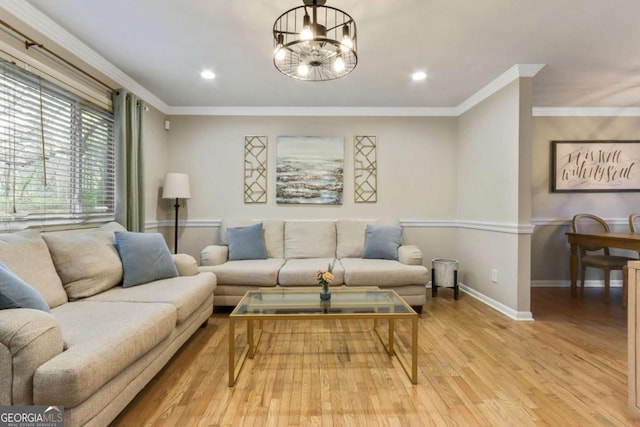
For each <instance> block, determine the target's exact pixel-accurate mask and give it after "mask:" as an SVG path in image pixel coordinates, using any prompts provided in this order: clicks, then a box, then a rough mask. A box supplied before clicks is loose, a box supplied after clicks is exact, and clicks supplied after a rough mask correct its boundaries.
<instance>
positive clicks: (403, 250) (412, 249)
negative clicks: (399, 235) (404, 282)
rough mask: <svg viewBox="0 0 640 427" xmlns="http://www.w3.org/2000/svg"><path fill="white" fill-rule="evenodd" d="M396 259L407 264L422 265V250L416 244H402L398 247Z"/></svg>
mask: <svg viewBox="0 0 640 427" xmlns="http://www.w3.org/2000/svg"><path fill="white" fill-rule="evenodd" d="M398 261H400V262H401V263H402V264H407V265H422V251H421V250H420V248H419V247H417V246H416V245H403V246H400V247H399V248H398Z"/></svg>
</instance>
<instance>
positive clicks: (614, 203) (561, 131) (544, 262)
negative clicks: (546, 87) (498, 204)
mask: <svg viewBox="0 0 640 427" xmlns="http://www.w3.org/2000/svg"><path fill="white" fill-rule="evenodd" d="M605 139H608V140H615V139H618V140H634V139H635V140H637V139H640V118H639V117H535V118H534V126H533V144H532V183H531V191H532V218H533V219H532V220H533V223H534V224H535V225H536V228H535V231H534V234H533V236H532V248H531V251H532V261H531V268H532V271H531V278H532V281H533V284H534V285H560V286H566V285H567V284H568V281H569V261H568V257H569V245H568V244H567V239H566V236H565V234H564V233H565V232H567V231H570V219H571V217H572V216H573V215H574V214H576V213H580V212H588V213H593V214H596V215H598V216H601V217H603V218H605V219H607V221H608V222H609V223H610V225H612V226H613V228H614V230H619V231H628V229H629V227H628V225H627V218H628V215H629V214H631V213H638V212H640V193H551V191H550V187H549V183H550V169H549V166H550V152H551V151H550V150H551V148H550V147H551V141H554V140H605ZM616 252H620V253H622V252H621V251H616ZM613 274H614V276H613V277H614V279H617V280H621V276H620V274H619V273H617V272H614V273H613ZM587 280H597V283H596V284H598V285H599V284H600V281H601V280H602V273H600V272H598V271H597V270H592V269H589V271H588V273H587Z"/></svg>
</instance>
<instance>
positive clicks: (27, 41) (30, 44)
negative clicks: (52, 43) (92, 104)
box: [0, 19, 115, 92]
mask: <svg viewBox="0 0 640 427" xmlns="http://www.w3.org/2000/svg"><path fill="white" fill-rule="evenodd" d="M0 25H2V26H4V27H6V28H8V29H9V30H11V31H13V32H14V33H16V34H18V35H19V36H20V37H22V38H23V39H24V47H25V49H27V50H29V48H30V47H34V46H35V47H37V48H40V49H42V50H43V51H45V52H47V53H48V54H49V55H51V56H53V57H54V58H56V59H57V60H59V61H62V62H63V63H64V64H66V65H67V66H69V67H71V68H73V69H74V70H75V71H77V72H79V73H82V74H83V75H85V76H86V77H88V78H90V79H91V80H93V81H94V82H96V83H98V84H99V85H101V86H102V87H105V88H107V89H109V90H110V91H112V92H113V91H114V90H115V89H114V88H112V87H111V86H109V85H108V84H106V83H105V82H103V81H102V80H100V79H98V78H97V77H94V76H93V75H91V74H89V73H87V72H86V71H85V70H83V69H82V68H80V67H78V66H77V65H75V64H73V63H71V62H69V61H67V60H66V59H65V58H63V57H62V56H60V55H58V54H57V53H55V52H53V51H52V50H50V49H48V48H46V47H45V46H44V44H42V43H38V42H36V41H35V40H33V39H32V38H31V37H29V36H27V35H26V34H24V33H22V32H21V31H19V30H18V29H16V28H14V27H13V26H11V25H10V24H9V23H7V22H5V21H3V20H2V19H0Z"/></svg>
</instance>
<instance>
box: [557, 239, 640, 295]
mask: <svg viewBox="0 0 640 427" xmlns="http://www.w3.org/2000/svg"><path fill="white" fill-rule="evenodd" d="M566 235H567V239H568V240H569V244H570V245H571V258H570V267H571V270H570V274H571V295H573V296H576V295H577V292H578V286H577V283H578V247H579V246H591V247H608V248H618V249H630V250H633V251H638V252H640V233H629V232H626V233H611V232H610V233H573V232H570V233H566Z"/></svg>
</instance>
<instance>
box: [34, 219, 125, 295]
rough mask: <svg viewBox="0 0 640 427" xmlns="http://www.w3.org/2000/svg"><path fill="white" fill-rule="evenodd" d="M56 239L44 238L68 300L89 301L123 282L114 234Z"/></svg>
mask: <svg viewBox="0 0 640 427" xmlns="http://www.w3.org/2000/svg"><path fill="white" fill-rule="evenodd" d="M105 229H106V230H109V229H110V227H103V228H101V229H99V230H96V231H88V232H83V233H77V234H71V235H64V236H56V235H44V236H43V237H44V239H45V240H46V242H47V245H48V246H49V251H50V252H51V257H52V258H53V262H54V264H55V267H56V270H57V272H58V275H59V276H60V278H61V279H62V285H63V286H64V289H65V290H66V291H67V295H68V296H69V300H71V301H73V300H76V299H79V298H86V297H90V296H92V295H95V294H98V293H100V292H103V291H105V290H107V289H110V288H112V287H114V286H115V285H117V284H118V283H120V282H121V281H122V262H121V261H120V256H119V255H118V251H117V250H116V247H115V239H114V234H113V231H103V230H105Z"/></svg>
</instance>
